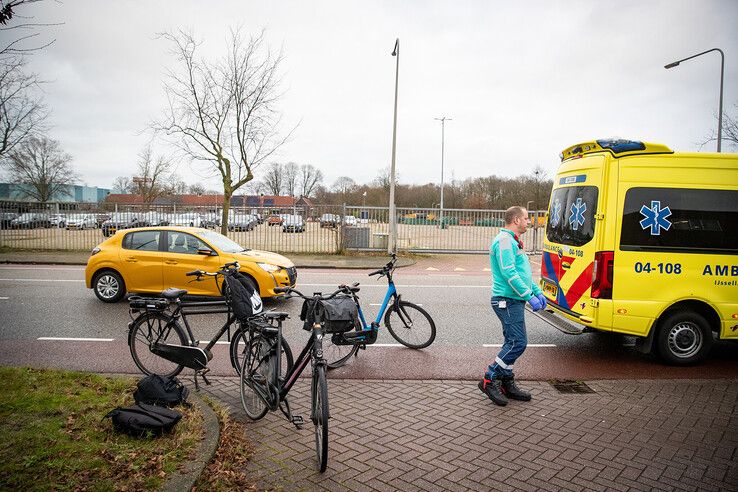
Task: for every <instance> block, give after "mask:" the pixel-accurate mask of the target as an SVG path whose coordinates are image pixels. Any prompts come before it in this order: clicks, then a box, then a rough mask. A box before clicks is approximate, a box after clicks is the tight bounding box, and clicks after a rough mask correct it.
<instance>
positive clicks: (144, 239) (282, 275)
mask: <svg viewBox="0 0 738 492" xmlns="http://www.w3.org/2000/svg"><path fill="white" fill-rule="evenodd" d="M232 261H237V262H238V263H239V264H240V266H241V268H240V272H241V273H242V274H244V275H246V276H247V277H249V278H251V279H252V280H253V281H254V283H255V284H256V285H257V286H258V289H259V295H260V296H261V297H263V298H267V297H273V296H275V295H277V294H276V293H275V292H274V289H275V288H277V287H294V286H295V283H296V282H297V270H296V269H295V265H294V264H293V263H292V261H290V260H289V259H287V258H285V257H284V256H282V255H279V254H276V253H271V252H269V251H257V250H252V249H247V248H244V247H243V246H241V245H239V244H238V243H236V242H234V241H232V240H231V239H228V238H227V237H225V236H223V235H221V234H218V233H217V232H215V231H209V230H207V229H200V228H193V227H146V228H139V229H131V230H126V231H121V232H119V233H118V234H115V235H114V236H113V237H110V238H108V239H106V240H105V241H103V242H102V243H100V244H98V245H97V247H96V248H95V249H93V250H92V255H91V256H90V258H89V259H88V260H87V268H86V269H85V283H86V285H87V288H88V289H93V290H94V292H95V295H96V296H97V297H98V299H100V300H101V301H103V302H117V301H119V300H121V299H122V298H123V297H124V296H125V294H126V292H136V293H143V294H159V293H160V292H161V291H162V290H164V289H165V288H167V287H176V288H180V289H186V290H187V291H188V293H189V294H192V295H207V296H219V295H220V293H219V291H218V288H217V286H216V283H215V279H214V278H213V277H204V278H203V280H202V281H200V282H192V281H191V280H192V277H187V276H186V275H185V274H186V273H187V272H191V271H193V270H204V271H206V272H215V271H217V270H218V269H220V268H221V267H222V266H223V265H224V264H226V263H229V262H232Z"/></svg>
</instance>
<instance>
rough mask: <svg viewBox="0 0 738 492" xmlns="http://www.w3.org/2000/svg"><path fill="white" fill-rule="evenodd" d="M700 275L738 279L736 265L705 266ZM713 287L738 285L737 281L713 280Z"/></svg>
mask: <svg viewBox="0 0 738 492" xmlns="http://www.w3.org/2000/svg"><path fill="white" fill-rule="evenodd" d="M702 275H703V276H704V275H709V276H711V277H738V265H705V268H704V269H703V270H702ZM715 285H738V280H715Z"/></svg>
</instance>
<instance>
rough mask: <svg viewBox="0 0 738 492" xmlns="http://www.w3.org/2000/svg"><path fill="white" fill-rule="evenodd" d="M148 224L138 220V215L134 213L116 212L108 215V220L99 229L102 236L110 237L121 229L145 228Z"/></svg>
mask: <svg viewBox="0 0 738 492" xmlns="http://www.w3.org/2000/svg"><path fill="white" fill-rule="evenodd" d="M147 225H149V224H148V222H146V221H144V220H141V219H139V215H138V214H137V213H134V212H117V213H113V214H111V215H110V219H108V220H106V221H105V222H103V224H102V226H101V228H102V233H103V236H105V237H110V236H112V235H113V234H115V233H116V232H117V231H119V230H121V229H131V228H133V227H145V226H147Z"/></svg>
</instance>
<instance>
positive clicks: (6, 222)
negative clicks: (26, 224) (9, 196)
mask: <svg viewBox="0 0 738 492" xmlns="http://www.w3.org/2000/svg"><path fill="white" fill-rule="evenodd" d="M17 218H18V214H16V213H15V212H3V213H0V229H10V223H11V222H13V219H17Z"/></svg>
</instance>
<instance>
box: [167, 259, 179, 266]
mask: <svg viewBox="0 0 738 492" xmlns="http://www.w3.org/2000/svg"><path fill="white" fill-rule="evenodd" d="M164 263H166V264H167V265H176V264H177V263H178V262H177V261H176V260H167V261H165V262H164Z"/></svg>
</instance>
